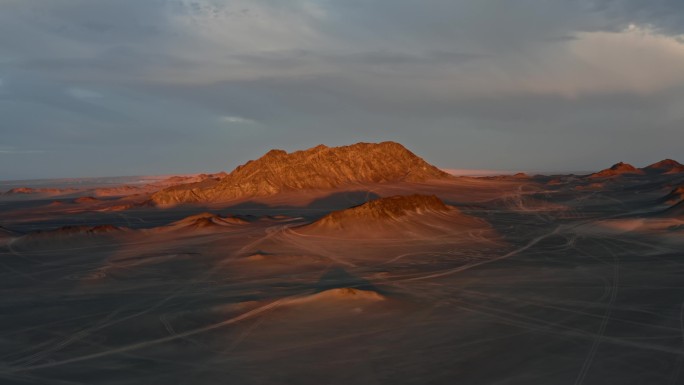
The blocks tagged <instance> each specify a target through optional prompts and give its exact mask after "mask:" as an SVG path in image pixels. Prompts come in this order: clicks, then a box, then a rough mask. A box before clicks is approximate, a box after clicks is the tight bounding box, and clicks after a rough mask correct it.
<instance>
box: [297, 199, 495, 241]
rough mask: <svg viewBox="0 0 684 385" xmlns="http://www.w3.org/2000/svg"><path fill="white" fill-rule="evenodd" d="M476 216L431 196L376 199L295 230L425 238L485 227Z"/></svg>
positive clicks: (359, 235)
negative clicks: (471, 215)
mask: <svg viewBox="0 0 684 385" xmlns="http://www.w3.org/2000/svg"><path fill="white" fill-rule="evenodd" d="M485 227H489V225H488V224H487V223H486V222H485V221H482V220H480V219H477V218H473V217H470V216H468V215H465V214H463V213H462V212H461V211H460V210H458V209H457V208H455V207H452V206H448V205H446V204H444V202H442V201H441V200H440V199H439V198H437V197H436V196H433V195H407V196H392V197H386V198H379V199H376V200H373V201H369V202H366V203H364V204H362V205H359V206H355V207H351V208H348V209H345V210H339V211H333V212H332V213H330V214H328V215H326V216H325V217H323V218H321V219H319V220H318V221H316V222H314V223H312V224H310V225H305V226H302V227H300V228H298V229H297V230H296V231H297V232H302V233H307V234H311V235H325V236H332V237H339V238H348V237H355V238H388V239H396V238H406V239H413V238H429V237H436V236H443V235H444V234H445V233H449V232H452V231H456V230H459V229H472V228H485Z"/></svg>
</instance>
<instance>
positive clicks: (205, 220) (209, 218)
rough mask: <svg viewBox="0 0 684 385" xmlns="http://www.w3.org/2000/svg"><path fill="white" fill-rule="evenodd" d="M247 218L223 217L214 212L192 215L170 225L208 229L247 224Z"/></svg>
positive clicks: (174, 227) (180, 227)
mask: <svg viewBox="0 0 684 385" xmlns="http://www.w3.org/2000/svg"><path fill="white" fill-rule="evenodd" d="M247 223H249V222H247V221H246V220H244V219H242V218H238V217H222V216H220V215H217V214H213V213H200V214H195V215H190V216H188V217H185V218H183V219H181V220H179V221H176V222H173V223H172V224H171V225H169V226H168V228H170V229H206V228H217V227H224V226H231V225H243V224H247Z"/></svg>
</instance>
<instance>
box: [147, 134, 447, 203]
mask: <svg viewBox="0 0 684 385" xmlns="http://www.w3.org/2000/svg"><path fill="white" fill-rule="evenodd" d="M446 178H451V176H450V175H449V174H447V173H445V172H443V171H441V170H439V169H438V168H437V167H435V166H432V165H430V164H429V163H427V162H425V161H424V160H423V159H421V158H420V157H418V156H416V155H415V154H413V153H412V152H411V151H409V150H407V149H406V148H405V147H404V146H402V145H401V144H399V143H394V142H382V143H357V144H354V145H350V146H343V147H326V146H324V145H319V146H316V147H314V148H310V149H308V150H304V151H296V152H293V153H287V152H285V151H283V150H271V151H269V152H268V153H266V154H265V155H264V156H262V157H261V158H259V159H257V160H254V161H249V162H247V163H245V164H244V165H242V166H239V167H237V168H236V169H235V170H234V171H233V172H231V173H230V174H228V175H227V176H225V177H223V178H221V179H219V180H205V181H203V182H199V183H190V184H182V185H178V186H173V187H169V188H166V189H163V190H161V191H159V192H157V193H155V194H154V195H153V196H152V200H153V201H154V202H155V203H156V204H159V205H171V204H177V203H186V202H216V201H227V200H232V199H238V198H242V197H253V196H268V195H274V194H277V193H279V192H283V191H291V190H301V189H332V188H337V187H341V186H344V185H350V184H354V183H382V182H400V181H414V182H420V181H426V180H430V179H446Z"/></svg>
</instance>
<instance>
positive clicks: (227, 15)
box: [0, 0, 684, 179]
mask: <svg viewBox="0 0 684 385" xmlns="http://www.w3.org/2000/svg"><path fill="white" fill-rule="evenodd" d="M384 140H393V141H397V142H400V143H402V144H404V145H405V146H406V147H407V148H409V149H410V150H412V151H413V152H415V153H416V154H418V155H419V156H421V157H423V158H425V159H426V160H427V161H429V162H430V163H433V164H435V165H437V166H439V167H443V168H450V169H496V170H513V171H517V170H519V171H526V170H535V171H566V170H567V171H570V170H572V171H574V170H587V171H590V170H597V169H601V168H604V167H607V166H610V165H611V164H613V163H616V162H618V161H625V162H629V163H632V164H634V165H636V166H644V165H647V164H649V163H653V162H656V161H658V160H661V159H663V158H674V159H678V160H680V161H682V162H684V151H682V143H683V142H684V1H681V0H650V1H642V0H554V1H552V0H516V1H510V0H412V1H409V0H344V1H333V0H249V1H247V0H235V1H231V0H0V179H31V178H50V177H55V178H56V177H86V176H115V175H151V174H187V173H197V172H218V171H222V170H225V171H230V170H232V169H233V168H235V167H236V166H237V165H239V164H241V163H244V162H245V161H247V160H249V159H255V158H258V157H259V156H261V155H262V154H263V153H265V152H266V151H268V150H269V149H271V148H281V149H284V150H286V151H294V150H298V149H305V148H309V147H313V146H315V145H317V144H326V145H329V146H338V145H345V144H351V143H355V142H359V141H365V142H377V141H384Z"/></svg>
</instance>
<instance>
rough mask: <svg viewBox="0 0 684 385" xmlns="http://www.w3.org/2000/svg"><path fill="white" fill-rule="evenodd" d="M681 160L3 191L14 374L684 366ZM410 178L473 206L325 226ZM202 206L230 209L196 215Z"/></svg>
mask: <svg viewBox="0 0 684 385" xmlns="http://www.w3.org/2000/svg"><path fill="white" fill-rule="evenodd" d="M683 180H684V175H681V174H675V175H656V176H649V175H639V176H633V177H632V176H630V177H620V178H613V179H607V180H596V179H592V180H588V179H586V178H577V177H574V176H560V177H532V178H513V177H500V178H458V179H455V180H453V181H442V182H435V183H413V184H412V183H403V184H395V185H358V186H351V187H350V188H347V189H345V190H339V191H313V192H306V193H290V194H281V195H278V196H274V197H270V198H263V199H260V200H245V201H235V202H226V203H221V204H211V205H195V206H180V207H175V208H169V209H160V208H155V207H149V206H145V205H137V204H140V203H143V202H144V201H145V199H146V196H145V195H144V194H143V195H141V196H115V197H105V198H98V199H97V200H90V199H86V200H83V202H81V203H74V202H73V200H74V197H77V196H79V194H75V195H73V194H72V195H69V196H68V197H65V198H63V199H62V198H59V197H58V198H55V197H52V196H51V197H46V196H43V195H40V194H38V195H36V196H33V197H23V198H22V199H15V198H11V197H9V198H3V199H2V200H0V218H1V220H0V226H2V227H3V229H0V230H2V231H0V276H1V279H0V291H1V293H2V295H1V296H0V314H2V317H0V357H1V358H0V383H2V384H521V385H523V384H524V385H528V384H568V385H579V384H585V385H588V384H640V385H641V384H682V383H684V373H683V372H684V370H682V364H683V363H684V218H683V217H681V216H677V215H672V214H671V213H668V210H667V209H668V207H669V206H668V205H666V204H664V203H663V202H662V199H661V198H662V197H663V196H665V195H667V194H668V193H669V192H670V191H671V190H672V186H676V185H679V184H681V183H682V181H683ZM597 183H599V184H600V185H597ZM412 193H424V194H435V195H437V196H438V197H439V198H441V199H442V200H443V201H444V202H445V203H447V204H449V205H452V206H455V207H457V208H458V210H459V212H460V213H462V214H463V215H467V216H468V217H472V218H474V219H475V221H474V222H462V221H461V220H462V218H461V217H460V216H458V215H455V216H454V215H453V214H450V213H441V214H434V213H416V214H412V215H410V216H408V217H405V218H403V219H401V220H398V221H394V222H392V223H391V224H388V225H387V227H386V229H388V230H387V231H380V232H378V233H377V234H375V236H371V237H363V238H362V239H358V238H359V237H358V236H355V235H354V234H353V233H348V232H345V231H339V232H337V233H333V234H330V233H329V232H328V233H321V232H316V231H311V228H312V227H311V223H313V222H315V221H316V220H318V219H319V218H321V217H323V216H325V215H326V214H328V213H329V212H331V211H333V210H340V209H344V208H347V207H351V206H354V205H357V204H360V203H363V202H365V201H367V200H368V199H373V198H377V197H381V196H389V195H398V194H412ZM84 194H85V192H84ZM55 200H57V201H60V200H62V201H64V202H63V204H54V201H55ZM122 202H124V203H130V204H133V205H132V206H131V207H128V208H121V209H117V210H112V211H108V210H107V208H108V207H111V206H115V205H121V204H122ZM136 205H137V206H136ZM203 212H209V213H212V214H217V215H218V216H217V217H211V216H206V217H205V218H204V219H202V218H201V217H199V218H193V219H191V220H186V221H182V222H178V221H180V220H182V219H183V218H185V217H188V216H190V215H194V214H199V213H203ZM236 218H237V219H236ZM198 219H199V220H198ZM463 223H467V224H468V226H463ZM105 224H108V225H112V226H111V227H95V226H101V225H105ZM63 226H80V227H71V228H67V229H61V230H60V228H61V227H63ZM5 229H6V230H5ZM430 229H432V230H430ZM38 230H40V232H37V231H38ZM396 233H400V234H401V236H393V234H396Z"/></svg>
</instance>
